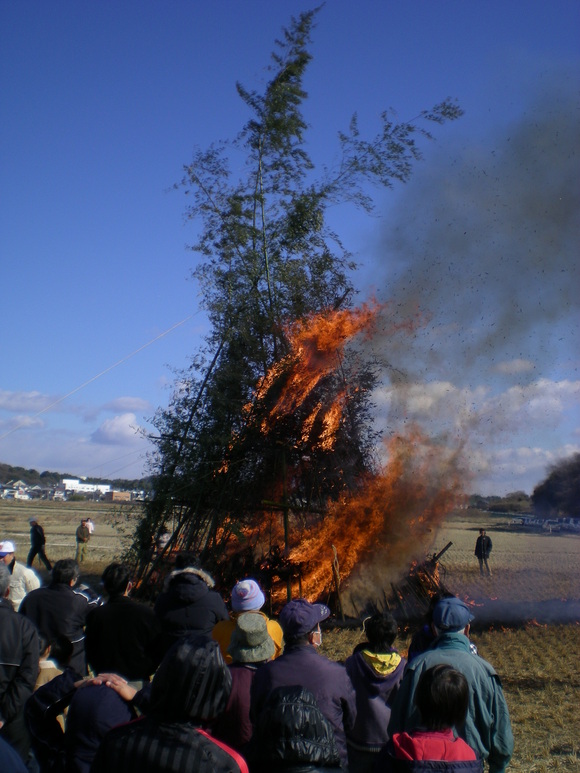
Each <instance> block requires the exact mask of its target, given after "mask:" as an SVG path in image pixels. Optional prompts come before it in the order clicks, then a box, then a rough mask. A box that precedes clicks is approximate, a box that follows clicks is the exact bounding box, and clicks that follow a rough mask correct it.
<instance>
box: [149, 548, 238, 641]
mask: <svg viewBox="0 0 580 773" xmlns="http://www.w3.org/2000/svg"><path fill="white" fill-rule="evenodd" d="M175 567H176V568H175V570H174V571H173V572H171V574H169V575H168V576H167V577H166V579H165V582H164V584H163V591H162V592H161V593H160V594H159V597H158V598H157V601H156V602H155V614H156V615H157V617H158V618H159V620H160V622H161V627H162V649H163V652H166V651H167V650H168V649H169V647H170V646H171V645H172V644H174V643H175V642H176V641H178V640H179V639H181V638H182V637H184V636H187V635H189V634H195V635H201V636H205V637H207V638H208V639H210V638H211V633H212V630H213V627H214V625H215V624H216V623H217V622H218V621H219V620H227V619H228V618H229V615H228V610H227V607H226V605H225V602H224V600H223V599H222V597H221V596H220V594H219V593H218V592H217V591H215V590H213V588H214V586H215V582H214V580H213V578H212V577H211V576H210V575H209V574H208V573H207V572H206V571H204V570H203V569H201V568H200V567H199V564H198V563H197V560H196V558H195V557H194V556H192V555H190V554H184V555H180V556H178V557H177V560H176V562H175Z"/></svg>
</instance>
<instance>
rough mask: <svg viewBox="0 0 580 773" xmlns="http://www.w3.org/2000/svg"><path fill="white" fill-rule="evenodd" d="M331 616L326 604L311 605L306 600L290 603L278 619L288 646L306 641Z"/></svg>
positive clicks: (294, 600)
mask: <svg viewBox="0 0 580 773" xmlns="http://www.w3.org/2000/svg"><path fill="white" fill-rule="evenodd" d="M329 616H330V609H329V608H328V607H327V606H325V605H324V604H311V603H310V602H309V601H307V600H306V599H293V600H292V601H289V602H288V603H287V604H286V606H285V607H284V608H283V609H282V611H281V612H280V616H279V618H278V620H279V622H280V625H281V627H282V631H283V632H284V639H285V641H286V644H294V643H297V642H301V641H306V640H307V639H308V634H309V633H310V632H311V631H313V630H314V629H315V628H316V627H317V626H318V625H319V623H321V622H322V620H326V618H327V617H329Z"/></svg>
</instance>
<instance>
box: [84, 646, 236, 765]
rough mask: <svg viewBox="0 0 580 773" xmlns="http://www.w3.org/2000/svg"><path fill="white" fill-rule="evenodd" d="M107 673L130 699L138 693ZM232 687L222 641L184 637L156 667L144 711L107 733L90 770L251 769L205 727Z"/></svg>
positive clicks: (106, 680)
mask: <svg viewBox="0 0 580 773" xmlns="http://www.w3.org/2000/svg"><path fill="white" fill-rule="evenodd" d="M102 678H103V679H104V683H105V684H106V685H107V686H108V687H111V688H112V689H114V690H115V691H116V692H118V693H119V695H121V697H123V698H124V699H125V700H133V699H134V698H135V696H136V694H135V690H133V689H132V688H131V687H130V686H129V685H127V684H126V683H124V682H123V680H120V679H119V678H118V677H115V676H114V675H102ZM231 686H232V678H231V675H230V672H229V669H228V667H227V666H226V664H225V661H224V659H223V657H222V655H221V653H220V650H219V646H218V644H217V642H215V641H212V640H207V639H205V638H200V637H197V638H195V637H189V638H187V637H186V638H184V639H181V640H180V641H178V642H177V643H176V644H175V645H174V646H173V647H172V648H171V649H170V650H169V652H168V653H167V654H166V656H165V657H164V658H163V661H162V663H161V665H160V666H159V668H158V669H157V671H156V672H155V676H154V677H153V681H152V683H151V693H150V701H149V705H148V707H147V708H146V709H145V712H146V713H145V716H144V717H142V718H141V719H138V720H137V721H135V722H131V723H130V724H128V725H124V726H122V727H117V728H115V729H113V730H111V731H110V732H109V733H108V734H107V736H106V737H105V738H104V740H103V741H102V743H101V745H100V747H99V750H98V752H97V755H96V757H95V759H94V762H93V765H92V768H91V773H127V771H134V770H135V771H137V770H138V771H143V773H182V771H195V773H248V767H247V765H246V762H245V760H244V759H243V757H242V756H241V755H239V754H238V753H237V752H235V751H234V750H233V749H230V748H229V747H228V746H226V745H225V744H222V743H220V742H219V741H216V740H215V739H214V738H212V737H211V736H210V735H209V733H207V732H206V731H205V730H204V729H203V728H204V727H207V726H208V725H209V724H211V722H212V720H214V719H215V718H216V717H217V716H218V715H219V714H220V713H221V712H222V711H223V710H224V708H225V706H226V703H227V700H228V696H229V693H230V690H231ZM148 687H149V686H147V688H145V689H148ZM143 692H144V691H143ZM137 695H139V693H137Z"/></svg>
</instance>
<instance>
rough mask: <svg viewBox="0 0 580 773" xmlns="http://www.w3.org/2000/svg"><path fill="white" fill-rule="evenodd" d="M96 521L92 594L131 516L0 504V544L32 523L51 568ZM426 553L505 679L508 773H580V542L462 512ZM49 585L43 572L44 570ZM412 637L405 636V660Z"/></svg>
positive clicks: (336, 652)
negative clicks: (467, 606)
mask: <svg viewBox="0 0 580 773" xmlns="http://www.w3.org/2000/svg"><path fill="white" fill-rule="evenodd" d="M87 514H90V515H91V518H92V519H93V521H94V522H95V524H96V531H95V534H94V537H93V539H92V541H91V543H90V550H89V559H88V561H87V562H86V564H84V565H83V567H82V568H83V574H84V576H85V578H86V579H87V580H88V581H89V582H92V583H93V584H94V583H95V581H96V580H97V579H98V577H99V575H100V572H101V571H102V569H103V568H104V566H105V565H106V563H108V562H109V561H111V560H112V559H113V558H114V557H117V556H119V555H120V554H121V552H122V551H123V548H124V546H125V544H126V540H127V538H128V535H129V534H130V532H131V530H132V528H133V525H134V520H133V518H134V514H131V513H130V511H127V510H125V511H123V510H120V508H119V507H118V506H115V507H113V506H111V505H101V504H92V503H86V504H84V503H72V502H67V503H52V502H13V501H9V502H6V501H3V500H0V539H13V540H14V541H15V542H16V543H17V549H18V555H19V558H20V559H21V560H25V558H26V554H27V552H28V546H29V540H28V528H29V527H28V518H29V517H31V516H35V517H36V518H37V519H38V520H39V522H40V523H41V524H42V525H43V526H44V528H45V531H46V534H47V554H48V556H49V557H50V558H51V560H55V559H57V558H64V557H66V556H71V555H74V549H75V539H74V531H75V529H76V527H77V525H78V523H79V521H80V519H81V517H83V516H85V515H87ZM480 526H482V527H484V528H486V529H487V530H488V533H489V534H490V536H491V537H492V540H493V545H494V549H493V553H492V560H491V565H492V569H493V576H492V577H491V578H487V577H485V578H481V577H480V575H479V568H478V564H477V560H476V559H475V557H474V556H473V547H474V544H475V539H476V537H477V531H478V528H479V527H480ZM433 537H434V540H433V544H432V545H430V546H428V550H429V551H430V552H433V551H437V550H439V549H441V548H443V547H444V546H445V545H446V544H447V542H449V541H451V542H453V546H452V548H450V550H449V551H448V552H447V553H446V554H445V555H444V557H443V559H442V564H441V571H442V575H443V579H444V581H445V584H446V585H447V586H448V587H449V588H450V589H451V590H452V591H453V592H455V593H457V595H460V596H461V597H464V598H467V599H468V600H470V601H471V602H472V603H473V605H474V613H475V615H476V619H475V621H474V626H473V634H472V638H473V640H474V642H475V643H476V644H477V647H478V649H479V653H480V655H482V657H484V658H486V659H487V660H489V661H490V662H491V663H492V664H493V665H494V666H495V668H496V670H497V671H498V673H499V674H500V676H501V678H502V682H503V685H504V689H505V693H506V697H507V701H508V705H509V708H510V714H511V718H512V725H513V730H514V736H515V742H516V745H515V753H514V757H513V760H512V762H511V765H510V770H512V771H521V772H522V773H524V771H525V772H526V773H527V772H528V771H529V772H530V773H532V772H533V773H547V771H566V772H569V773H572V771H575V772H578V771H580V710H579V703H580V670H579V665H578V664H579V652H580V613H579V609H580V536H578V535H572V534H569V535H565V534H562V533H554V534H548V533H534V532H525V531H519V530H517V529H516V528H515V527H512V526H511V524H510V518H509V517H507V516H493V515H492V514H490V513H477V512H475V513H473V512H471V511H461V512H460V513H458V514H456V515H455V516H453V517H452V518H450V519H449V520H448V521H447V523H446V524H445V525H444V526H443V527H442V528H441V529H440V530H439V532H438V533H437V534H434V535H433ZM39 574H40V575H41V576H43V578H44V579H46V572H44V570H39ZM360 639H361V634H360V632H358V631H352V630H334V631H329V632H328V633H327V634H326V635H325V637H324V643H323V650H324V651H325V653H326V654H327V655H328V656H329V657H333V658H335V659H337V660H343V659H344V658H345V657H346V656H348V655H349V654H350V652H351V651H352V649H353V648H354V646H355V644H357V643H358V641H360ZM409 640H410V632H402V636H401V640H400V642H399V649H400V650H401V651H402V652H404V651H405V650H406V648H407V646H408V642H409Z"/></svg>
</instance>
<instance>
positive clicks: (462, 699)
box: [415, 663, 469, 730]
mask: <svg viewBox="0 0 580 773" xmlns="http://www.w3.org/2000/svg"><path fill="white" fill-rule="evenodd" d="M468 704H469V685H468V684H467V679H466V678H465V677H464V676H463V674H462V673H461V672H460V671H456V670H455V669H454V668H453V667H452V666H449V665H447V664H444V663H440V664H439V665H437V666H432V667H431V668H428V669H427V670H426V671H424V672H423V674H422V675H421V678H420V679H419V683H418V685H417V689H416V690H415V705H416V706H417V708H418V709H419V712H420V714H421V721H422V724H423V726H424V727H425V728H426V729H427V730H447V729H448V728H450V727H456V726H458V725H461V724H463V722H464V720H465V716H466V714H467V707H468Z"/></svg>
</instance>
